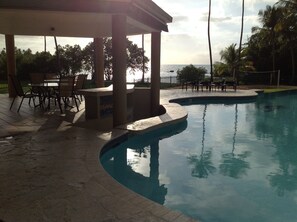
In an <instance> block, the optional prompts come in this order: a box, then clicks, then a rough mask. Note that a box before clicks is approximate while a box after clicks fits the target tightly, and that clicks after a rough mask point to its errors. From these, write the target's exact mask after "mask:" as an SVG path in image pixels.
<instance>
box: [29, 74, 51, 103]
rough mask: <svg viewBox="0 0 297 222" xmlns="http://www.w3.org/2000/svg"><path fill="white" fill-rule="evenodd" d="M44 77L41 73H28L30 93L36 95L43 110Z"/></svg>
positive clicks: (44, 94)
mask: <svg viewBox="0 0 297 222" xmlns="http://www.w3.org/2000/svg"><path fill="white" fill-rule="evenodd" d="M44 77H45V75H44V74H43V73H30V82H31V92H32V94H37V95H38V97H39V104H38V105H37V106H40V107H42V108H43V105H44V102H45V99H46V97H47V92H46V91H45V89H44V87H42V85H43V82H44Z"/></svg>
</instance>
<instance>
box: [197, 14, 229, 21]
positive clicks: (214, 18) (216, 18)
mask: <svg viewBox="0 0 297 222" xmlns="http://www.w3.org/2000/svg"><path fill="white" fill-rule="evenodd" d="M200 20H201V21H203V22H207V21H208V14H204V15H203V16H202V17H201V18H200ZM230 20H232V17H230V16H226V17H214V16H211V17H210V21H211V22H225V21H230Z"/></svg>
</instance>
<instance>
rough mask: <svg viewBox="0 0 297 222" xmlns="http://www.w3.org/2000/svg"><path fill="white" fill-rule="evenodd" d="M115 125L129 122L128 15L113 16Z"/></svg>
mask: <svg viewBox="0 0 297 222" xmlns="http://www.w3.org/2000/svg"><path fill="white" fill-rule="evenodd" d="M112 56H113V62H112V67H113V76H112V81H113V125H114V126H118V125H122V124H124V123H126V122H127V90H126V69H127V53H126V15H113V16H112Z"/></svg>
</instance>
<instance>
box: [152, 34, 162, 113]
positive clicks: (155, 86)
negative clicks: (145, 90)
mask: <svg viewBox="0 0 297 222" xmlns="http://www.w3.org/2000/svg"><path fill="white" fill-rule="evenodd" d="M160 60H161V32H153V33H152V38H151V114H152V116H156V115H158V114H159V107H160V66H161V62H160Z"/></svg>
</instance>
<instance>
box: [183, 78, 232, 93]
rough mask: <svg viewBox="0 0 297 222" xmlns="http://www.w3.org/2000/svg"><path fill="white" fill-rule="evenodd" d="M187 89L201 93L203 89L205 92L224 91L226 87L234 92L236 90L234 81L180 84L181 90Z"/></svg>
mask: <svg viewBox="0 0 297 222" xmlns="http://www.w3.org/2000/svg"><path fill="white" fill-rule="evenodd" d="M188 87H190V88H191V89H192V91H194V90H196V91H199V90H201V91H203V90H204V89H205V90H206V91H216V90H221V91H226V90H227V87H232V89H233V90H234V91H236V90H237V83H236V81H225V80H222V81H216V82H210V81H192V82H183V83H182V89H186V90H188Z"/></svg>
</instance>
